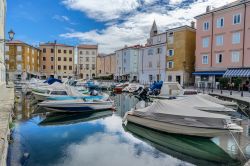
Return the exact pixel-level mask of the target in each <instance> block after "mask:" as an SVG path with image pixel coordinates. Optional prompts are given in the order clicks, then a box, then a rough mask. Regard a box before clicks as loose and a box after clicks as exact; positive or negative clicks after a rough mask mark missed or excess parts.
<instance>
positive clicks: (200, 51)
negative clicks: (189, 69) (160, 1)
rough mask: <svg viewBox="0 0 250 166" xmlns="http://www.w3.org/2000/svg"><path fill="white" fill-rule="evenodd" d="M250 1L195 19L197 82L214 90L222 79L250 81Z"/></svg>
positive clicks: (231, 5) (228, 6) (208, 11)
mask: <svg viewBox="0 0 250 166" xmlns="http://www.w3.org/2000/svg"><path fill="white" fill-rule="evenodd" d="M247 16H248V17H250V1H249V0H240V1H235V2H233V3H230V4H228V5H225V6H222V7H220V8H217V9H213V10H210V8H209V7H207V9H206V13H204V14H201V15H199V16H196V17H195V18H196V19H197V31H196V64H195V71H196V72H195V73H193V74H194V75H195V82H196V84H198V85H201V84H202V85H204V84H205V86H212V85H213V87H215V86H216V85H217V84H218V81H219V78H220V77H222V76H224V77H230V78H233V77H242V78H244V80H247V79H249V77H250V19H249V18H247Z"/></svg>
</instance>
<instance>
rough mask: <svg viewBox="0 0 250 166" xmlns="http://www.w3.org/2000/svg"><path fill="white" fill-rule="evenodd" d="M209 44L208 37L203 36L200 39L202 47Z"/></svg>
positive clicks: (206, 46)
mask: <svg viewBox="0 0 250 166" xmlns="http://www.w3.org/2000/svg"><path fill="white" fill-rule="evenodd" d="M208 45H209V37H205V38H203V39H202V46H203V48H208Z"/></svg>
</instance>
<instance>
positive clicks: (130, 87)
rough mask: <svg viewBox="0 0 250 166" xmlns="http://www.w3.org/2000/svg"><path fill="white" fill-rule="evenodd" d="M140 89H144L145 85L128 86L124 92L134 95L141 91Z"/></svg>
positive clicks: (132, 84) (133, 84)
mask: <svg viewBox="0 0 250 166" xmlns="http://www.w3.org/2000/svg"><path fill="white" fill-rule="evenodd" d="M140 88H142V89H143V88H144V86H143V85H140V84H135V83H131V84H129V85H128V86H126V87H125V88H123V89H122V91H123V92H129V93H133V92H136V91H137V90H139V89H140Z"/></svg>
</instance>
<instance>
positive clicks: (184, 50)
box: [166, 22, 196, 86]
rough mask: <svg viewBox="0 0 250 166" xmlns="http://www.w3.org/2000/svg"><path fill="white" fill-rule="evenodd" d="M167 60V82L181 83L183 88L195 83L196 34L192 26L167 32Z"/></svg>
mask: <svg viewBox="0 0 250 166" xmlns="http://www.w3.org/2000/svg"><path fill="white" fill-rule="evenodd" d="M166 33H167V44H166V49H167V51H166V52H167V54H166V55H167V58H166V63H167V64H166V81H168V82H179V83H180V84H181V85H182V86H185V85H190V84H191V83H193V81H194V80H193V77H192V73H193V72H194V64H195V33H196V30H195V28H194V23H193V22H192V26H181V27H177V28H173V29H169V30H167V31H166Z"/></svg>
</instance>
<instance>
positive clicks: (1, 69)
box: [0, 0, 6, 85]
mask: <svg viewBox="0 0 250 166" xmlns="http://www.w3.org/2000/svg"><path fill="white" fill-rule="evenodd" d="M5 18H6V0H0V85H2V84H3V83H5V76H6V69H5V65H4V63H5V59H4V54H5V51H4V39H5V35H4V33H5Z"/></svg>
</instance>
